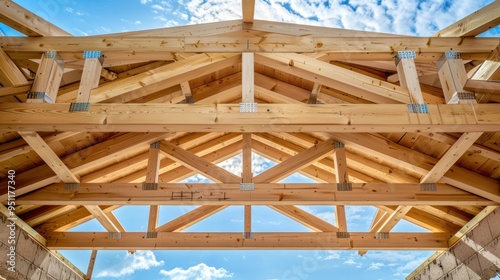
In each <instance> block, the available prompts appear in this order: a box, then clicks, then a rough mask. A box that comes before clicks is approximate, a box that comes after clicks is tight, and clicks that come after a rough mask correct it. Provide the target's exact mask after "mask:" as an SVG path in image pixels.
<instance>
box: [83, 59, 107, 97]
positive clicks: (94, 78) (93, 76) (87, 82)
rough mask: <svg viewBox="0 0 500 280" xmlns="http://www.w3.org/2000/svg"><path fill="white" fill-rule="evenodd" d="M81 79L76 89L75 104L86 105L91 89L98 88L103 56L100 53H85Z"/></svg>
mask: <svg viewBox="0 0 500 280" xmlns="http://www.w3.org/2000/svg"><path fill="white" fill-rule="evenodd" d="M83 56H84V57H85V64H84V65H83V73H82V79H81V81H80V87H79V88H78V95H77V97H76V103H88V102H89V100H90V93H91V91H92V89H94V88H96V87H98V86H99V80H100V78H101V72H102V69H103V68H102V64H103V61H104V56H102V55H101V52H100V51H85V52H84V55H83Z"/></svg>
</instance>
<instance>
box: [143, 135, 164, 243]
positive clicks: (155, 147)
mask: <svg viewBox="0 0 500 280" xmlns="http://www.w3.org/2000/svg"><path fill="white" fill-rule="evenodd" d="M159 170H160V142H156V143H153V144H151V146H150V148H149V158H148V167H147V173H146V181H145V186H144V187H143V189H145V191H155V190H156V189H157V184H158V175H159ZM146 186H148V187H146ZM158 216H159V206H158V205H151V206H150V208H149V218H148V233H147V234H148V237H153V232H156V226H157V225H158Z"/></svg>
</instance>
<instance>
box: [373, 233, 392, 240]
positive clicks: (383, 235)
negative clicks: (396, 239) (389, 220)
mask: <svg viewBox="0 0 500 280" xmlns="http://www.w3.org/2000/svg"><path fill="white" fill-rule="evenodd" d="M375 239H389V233H388V232H377V233H375Z"/></svg>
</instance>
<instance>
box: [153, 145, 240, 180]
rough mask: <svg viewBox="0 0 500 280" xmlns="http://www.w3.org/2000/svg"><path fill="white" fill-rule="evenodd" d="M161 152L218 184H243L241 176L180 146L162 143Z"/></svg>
mask: <svg viewBox="0 0 500 280" xmlns="http://www.w3.org/2000/svg"><path fill="white" fill-rule="evenodd" d="M160 150H161V151H162V152H163V153H164V154H165V156H167V157H169V158H170V159H172V160H175V161H177V162H180V163H181V164H184V165H185V166H186V167H188V168H190V169H192V170H194V171H197V172H199V173H200V174H202V175H204V176H206V177H208V178H210V179H211V180H214V181H216V182H226V183H236V182H241V178H240V177H239V176H236V175H234V174H233V173H231V172H229V171H227V170H225V169H223V168H221V167H218V166H217V165H215V164H213V163H211V162H207V161H206V160H204V159H202V158H200V157H198V156H197V155H195V154H193V153H191V152H189V151H186V150H184V149H182V148H180V147H179V146H176V145H174V144H172V143H170V142H167V141H162V142H161V145H160Z"/></svg>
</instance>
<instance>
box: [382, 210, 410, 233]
mask: <svg viewBox="0 0 500 280" xmlns="http://www.w3.org/2000/svg"><path fill="white" fill-rule="evenodd" d="M411 208H412V206H408V205H406V206H402V205H400V206H398V208H396V210H394V212H392V213H391V214H389V215H388V216H387V218H386V219H384V221H383V223H380V224H378V225H377V226H376V227H374V228H373V231H374V232H389V231H391V230H392V228H394V226H396V224H397V223H399V221H400V220H401V219H402V218H404V217H405V216H406V214H407V213H408V212H409V211H410V210H411Z"/></svg>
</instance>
